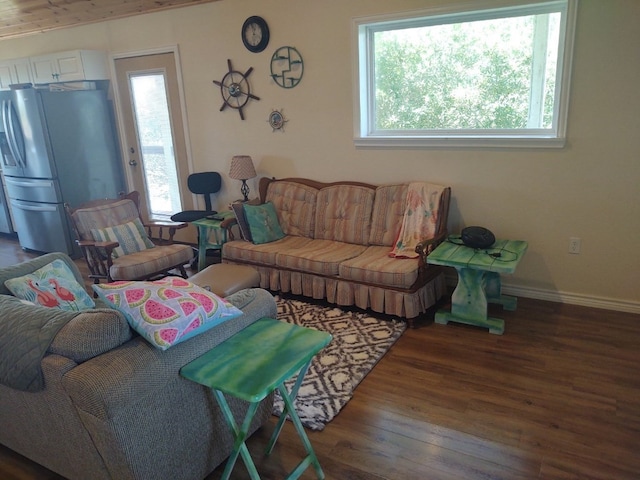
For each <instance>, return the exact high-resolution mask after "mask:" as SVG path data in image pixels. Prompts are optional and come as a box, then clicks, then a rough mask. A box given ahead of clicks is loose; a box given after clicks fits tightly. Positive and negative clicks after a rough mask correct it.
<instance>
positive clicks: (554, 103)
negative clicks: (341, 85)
mask: <svg viewBox="0 0 640 480" xmlns="http://www.w3.org/2000/svg"><path fill="white" fill-rule="evenodd" d="M576 1H577V0H561V1H550V2H543V3H540V2H538V3H532V4H528V5H519V6H511V7H501V8H492V6H495V4H496V3H495V1H493V2H489V3H488V2H474V4H473V8H474V10H473V11H468V8H469V5H470V4H464V5H458V6H450V7H446V9H442V8H439V9H435V10H429V11H422V12H417V13H416V12H413V13H412V14H411V15H406V14H405V15H394V16H385V17H375V18H364V19H356V20H355V22H354V33H355V35H356V37H357V39H356V41H354V45H355V48H357V52H356V58H357V59H358V64H357V68H358V70H357V71H358V75H357V81H356V95H355V96H354V118H355V139H356V145H357V146H381V147H388V146H438V147H441V146H474V147H477V146H488V147H501V146H506V147H514V146H525V147H532V146H533V147H562V146H563V145H564V140H565V130H566V117H567V105H568V94H569V73H570V64H571V50H572V45H573V30H574V24H575V9H576ZM482 6H484V8H482ZM465 9H466V10H465Z"/></svg>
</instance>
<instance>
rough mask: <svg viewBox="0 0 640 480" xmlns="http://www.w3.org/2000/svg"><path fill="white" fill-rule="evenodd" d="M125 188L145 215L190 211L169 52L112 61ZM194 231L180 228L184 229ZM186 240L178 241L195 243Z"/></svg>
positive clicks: (177, 98) (177, 96) (166, 215)
mask: <svg viewBox="0 0 640 480" xmlns="http://www.w3.org/2000/svg"><path fill="white" fill-rule="evenodd" d="M115 67H116V68H115V69H116V81H117V85H118V92H119V101H120V111H121V112H122V120H123V125H124V132H123V137H124V138H123V141H124V142H125V145H126V149H127V152H126V153H127V155H128V156H127V157H126V159H125V164H126V165H127V168H128V172H127V178H128V180H129V184H130V185H131V187H132V188H133V189H135V190H138V191H139V192H140V193H141V203H142V205H141V209H142V214H143V217H145V218H148V219H156V220H168V219H169V217H170V216H171V215H173V214H174V213H177V212H180V211H182V210H189V209H193V208H194V206H193V199H192V195H191V193H190V192H189V189H188V187H187V177H188V175H189V163H188V158H187V148H186V142H185V132H184V127H183V119H182V106H181V103H180V102H181V96H180V90H179V84H178V73H177V70H176V61H175V56H174V54H173V53H172V52H170V53H161V54H152V55H143V56H137V57H129V58H120V59H116V60H115ZM185 230H187V231H190V230H193V229H184V230H183V231H182V232H179V233H182V234H183V235H184V233H183V232H184V231H185ZM187 236H189V237H190V238H179V237H176V238H177V239H180V240H185V241H193V238H191V237H195V234H194V233H193V232H191V233H190V234H188V235H187Z"/></svg>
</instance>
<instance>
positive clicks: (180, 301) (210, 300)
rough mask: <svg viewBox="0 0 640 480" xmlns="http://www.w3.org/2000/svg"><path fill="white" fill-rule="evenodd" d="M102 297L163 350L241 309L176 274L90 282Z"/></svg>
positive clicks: (133, 326)
mask: <svg viewBox="0 0 640 480" xmlns="http://www.w3.org/2000/svg"><path fill="white" fill-rule="evenodd" d="M93 289H94V290H95V292H96V293H97V294H98V295H99V296H100V298H101V299H102V300H104V301H105V302H107V303H108V304H110V305H112V306H113V308H115V309H117V310H118V311H120V312H121V313H122V314H124V316H125V317H126V318H127V321H128V322H129V325H131V328H133V329H134V330H135V331H136V332H138V333H139V334H140V335H141V336H142V337H143V338H144V339H145V340H147V341H148V342H149V343H150V344H151V345H153V346H154V347H156V348H158V349H160V350H166V349H168V348H169V347H171V346H173V345H176V344H178V343H180V342H183V341H185V340H187V339H189V338H191V337H194V336H196V335H198V334H200V333H202V332H205V331H207V330H209V329H210V328H212V327H214V326H216V325H219V324H220V323H223V322H225V321H227V320H230V319H232V318H235V317H239V316H240V315H242V311H241V310H239V309H238V308H236V307H235V306H233V305H232V304H231V303H229V302H227V301H226V300H224V299H222V298H220V297H218V296H217V295H215V294H214V293H212V292H209V291H207V290H205V289H204V288H201V287H199V286H197V285H195V284H193V283H191V282H189V281H187V280H184V279H182V278H178V277H166V278H163V279H162V280H157V281H154V282H113V283H109V284H103V285H94V286H93Z"/></svg>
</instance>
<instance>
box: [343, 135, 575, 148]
mask: <svg viewBox="0 0 640 480" xmlns="http://www.w3.org/2000/svg"><path fill="white" fill-rule="evenodd" d="M354 144H355V146H356V148H426V149H428V148H564V146H565V145H566V138H556V137H491V138H481V137H409V136H404V137H399V136H375V137H355V138H354Z"/></svg>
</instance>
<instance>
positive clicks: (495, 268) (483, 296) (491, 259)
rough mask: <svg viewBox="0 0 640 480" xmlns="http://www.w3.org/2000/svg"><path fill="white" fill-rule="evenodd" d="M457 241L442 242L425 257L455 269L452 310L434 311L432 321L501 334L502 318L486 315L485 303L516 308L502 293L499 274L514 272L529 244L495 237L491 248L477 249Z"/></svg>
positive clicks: (511, 299)
mask: <svg viewBox="0 0 640 480" xmlns="http://www.w3.org/2000/svg"><path fill="white" fill-rule="evenodd" d="M454 242H455V243H454ZM458 242H460V241H459V240H455V241H445V242H443V243H441V244H440V245H438V247H437V248H436V249H435V250H434V251H433V252H431V253H430V254H429V256H428V257H427V263H431V264H434V265H444V266H447V267H454V268H455V269H456V271H457V272H458V285H457V286H456V289H455V290H454V292H453V295H452V296H451V312H436V315H435V322H436V323H441V324H445V325H446V324H447V323H449V322H450V321H451V322H458V323H465V324H467V325H477V326H479V327H484V328H488V329H489V332H490V333H494V334H498V335H502V334H503V333H504V320H501V319H499V318H491V317H489V316H488V315H487V307H488V303H498V304H501V305H502V306H503V307H504V309H505V310H515V309H516V306H517V302H518V299H517V298H516V297H510V296H507V295H502V284H501V281H500V274H501V273H513V272H515V270H516V267H517V266H518V263H519V262H520V259H521V258H522V257H523V255H524V254H525V252H526V251H527V247H528V244H527V242H525V241H522V240H496V242H495V243H494V244H493V246H492V247H491V248H483V249H478V248H470V247H467V246H465V245H459V244H458Z"/></svg>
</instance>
